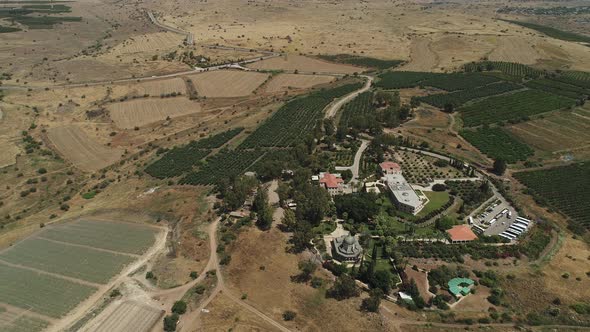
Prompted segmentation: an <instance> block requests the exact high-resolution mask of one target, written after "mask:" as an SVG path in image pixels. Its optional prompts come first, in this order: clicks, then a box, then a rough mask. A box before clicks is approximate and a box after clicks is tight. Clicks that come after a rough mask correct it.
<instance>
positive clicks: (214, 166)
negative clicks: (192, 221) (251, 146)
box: [180, 150, 264, 185]
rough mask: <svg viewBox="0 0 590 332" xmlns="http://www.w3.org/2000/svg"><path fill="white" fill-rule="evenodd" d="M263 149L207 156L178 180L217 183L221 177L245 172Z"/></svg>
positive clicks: (229, 176) (194, 182)
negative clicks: (197, 166)
mask: <svg viewBox="0 0 590 332" xmlns="http://www.w3.org/2000/svg"><path fill="white" fill-rule="evenodd" d="M263 154H264V151H261V150H254V151H247V150H228V151H222V152H220V153H218V154H215V155H213V156H211V157H210V158H208V159H207V160H206V161H205V165H204V166H202V167H200V168H199V170H198V171H195V172H191V173H188V174H187V175H186V176H185V177H184V178H182V179H181V180H180V183H181V184H191V185H209V184H217V183H218V182H219V181H220V180H221V179H227V178H232V177H234V176H237V175H240V174H241V173H243V172H245V171H246V170H247V169H248V167H250V166H251V165H252V164H253V163H254V162H255V161H256V160H258V158H260V157H262V155H263Z"/></svg>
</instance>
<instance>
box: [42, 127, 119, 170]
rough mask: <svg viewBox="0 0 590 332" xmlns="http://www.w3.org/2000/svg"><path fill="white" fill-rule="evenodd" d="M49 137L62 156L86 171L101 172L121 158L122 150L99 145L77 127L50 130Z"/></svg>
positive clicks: (48, 131)
mask: <svg viewBox="0 0 590 332" xmlns="http://www.w3.org/2000/svg"><path fill="white" fill-rule="evenodd" d="M47 137H48V138H49V140H50V141H51V143H52V144H53V145H54V146H55V148H56V149H57V151H59V153H60V154H61V155H63V156H64V157H65V158H66V159H67V160H69V161H70V162H71V163H72V164H73V165H74V166H76V167H78V168H80V169H82V170H85V171H96V170H99V169H101V168H104V167H107V166H109V165H111V164H113V163H114V162H116V161H117V160H119V158H121V151H120V150H118V149H115V148H108V147H106V146H103V145H101V144H99V143H97V142H96V141H94V140H92V139H91V138H90V137H89V136H88V135H87V134H86V133H85V132H84V131H83V130H82V129H80V127H78V126H75V125H65V126H60V127H52V128H49V129H48V130H47Z"/></svg>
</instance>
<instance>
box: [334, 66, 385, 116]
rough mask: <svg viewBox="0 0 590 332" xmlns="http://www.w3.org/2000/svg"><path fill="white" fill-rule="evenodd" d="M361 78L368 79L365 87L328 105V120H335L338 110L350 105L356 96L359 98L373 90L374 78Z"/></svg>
mask: <svg viewBox="0 0 590 332" xmlns="http://www.w3.org/2000/svg"><path fill="white" fill-rule="evenodd" d="M360 76H361V77H364V78H366V79H367V81H366V82H365V85H364V86H363V87H362V88H360V89H358V90H356V91H355V92H351V93H350V94H348V95H346V96H345V97H343V98H340V99H338V100H337V101H336V102H334V103H332V104H330V105H328V109H327V110H326V115H325V116H324V117H325V118H326V119H328V118H333V117H334V116H335V115H336V113H337V112H338V110H340V108H341V107H342V106H343V105H344V104H346V103H348V102H349V101H351V100H353V99H354V98H355V97H356V96H358V95H359V94H361V93H363V92H365V91H368V90H369V89H370V88H371V84H372V83H373V77H371V76H366V75H360Z"/></svg>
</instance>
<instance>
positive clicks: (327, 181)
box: [319, 172, 344, 196]
mask: <svg viewBox="0 0 590 332" xmlns="http://www.w3.org/2000/svg"><path fill="white" fill-rule="evenodd" d="M319 181H320V186H322V187H324V188H326V190H327V191H328V192H329V193H330V195H332V196H334V195H339V194H342V193H343V189H344V180H343V179H342V177H341V176H340V174H330V173H328V172H326V173H320V176H319Z"/></svg>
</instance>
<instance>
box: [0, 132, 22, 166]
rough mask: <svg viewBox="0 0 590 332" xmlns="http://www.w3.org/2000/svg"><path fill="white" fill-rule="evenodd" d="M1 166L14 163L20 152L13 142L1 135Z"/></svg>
mask: <svg viewBox="0 0 590 332" xmlns="http://www.w3.org/2000/svg"><path fill="white" fill-rule="evenodd" d="M0 147H2V149H1V150H0V168H2V167H5V166H8V165H12V164H14V163H15V162H16V155H17V154H18V153H19V152H20V150H19V148H17V147H16V145H14V143H13V142H11V141H9V140H7V139H6V138H2V137H0Z"/></svg>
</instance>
